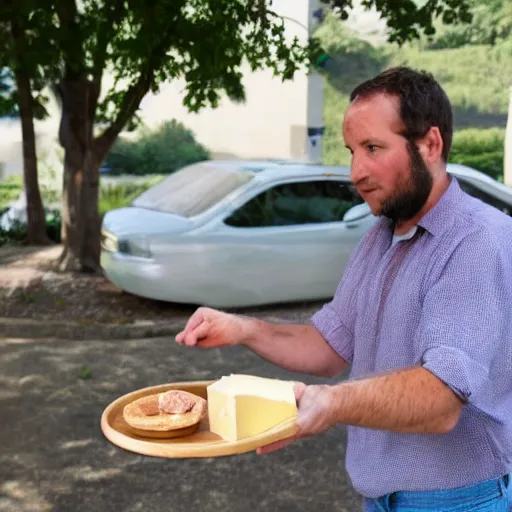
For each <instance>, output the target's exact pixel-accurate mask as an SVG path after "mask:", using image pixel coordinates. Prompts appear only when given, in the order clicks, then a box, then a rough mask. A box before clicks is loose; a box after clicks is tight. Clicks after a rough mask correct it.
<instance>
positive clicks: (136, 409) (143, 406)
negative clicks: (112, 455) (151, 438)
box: [123, 390, 207, 432]
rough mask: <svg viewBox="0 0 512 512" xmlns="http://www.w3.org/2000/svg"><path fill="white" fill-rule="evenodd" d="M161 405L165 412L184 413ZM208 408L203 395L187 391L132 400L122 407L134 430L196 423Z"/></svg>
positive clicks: (177, 426) (160, 430) (182, 426)
mask: <svg viewBox="0 0 512 512" xmlns="http://www.w3.org/2000/svg"><path fill="white" fill-rule="evenodd" d="M162 407H163V409H164V410H165V411H173V410H174V411H184V412H177V413H170V412H164V411H162ZM206 411H207V408H206V400H205V399H204V398H201V397H200V396H197V395H194V394H192V393H189V392H187V391H181V390H171V391H168V392H166V393H158V394H155V395H149V396H145V397H142V398H139V399H137V400H135V401H133V402H131V403H129V404H128V405H126V406H125V407H124V409H123V417H124V420H125V421H126V423H128V425H130V426H131V427H133V428H135V429H140V430H150V431H159V432H164V431H169V430H177V429H181V428H186V427H190V426H192V425H196V424H198V423H199V422H200V421H201V419H203V418H204V417H205V415H206Z"/></svg>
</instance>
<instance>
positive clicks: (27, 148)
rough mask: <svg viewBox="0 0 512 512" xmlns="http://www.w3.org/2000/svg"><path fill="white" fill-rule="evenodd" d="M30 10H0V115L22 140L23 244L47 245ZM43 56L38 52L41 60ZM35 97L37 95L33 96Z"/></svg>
mask: <svg viewBox="0 0 512 512" xmlns="http://www.w3.org/2000/svg"><path fill="white" fill-rule="evenodd" d="M33 8H34V5H33V4H30V5H29V3H28V2H27V3H25V4H23V3H19V4H18V5H17V6H16V7H14V6H12V5H9V4H4V5H2V7H0V58H1V60H0V62H1V63H2V65H3V66H5V67H2V68H1V70H0V115H10V116H16V117H19V118H20V120H21V130H22V140H23V181H24V188H25V194H26V199H27V220H28V222H27V242H28V243H29V244H37V245H39V244H47V243H49V242H50V240H49V238H48V236H47V234H46V222H45V212H44V207H43V202H42V200H41V193H40V190H39V182H38V174H37V152H36V138H35V132H34V119H42V118H44V117H45V115H46V111H45V109H44V98H42V97H39V98H38V97H36V98H34V94H33V89H34V88H35V89H36V91H37V90H38V89H40V87H41V85H42V84H41V82H40V80H38V79H39V78H40V77H39V76H38V68H37V65H36V59H35V58H33V55H32V54H33V52H34V50H35V49H34V39H33V38H32V37H31V36H30V34H31V29H32V26H33V24H34V21H35V20H34V18H32V19H29V17H28V16H27V14H28V13H29V12H31V11H32V9H33ZM43 54H44V52H40V51H38V58H39V59H41V58H42V56H43ZM36 94H37V92H36Z"/></svg>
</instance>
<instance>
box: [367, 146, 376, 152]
mask: <svg viewBox="0 0 512 512" xmlns="http://www.w3.org/2000/svg"><path fill="white" fill-rule="evenodd" d="M367 147H368V151H369V152H370V153H374V152H375V150H376V149H377V146H376V145H375V144H368V146H367Z"/></svg>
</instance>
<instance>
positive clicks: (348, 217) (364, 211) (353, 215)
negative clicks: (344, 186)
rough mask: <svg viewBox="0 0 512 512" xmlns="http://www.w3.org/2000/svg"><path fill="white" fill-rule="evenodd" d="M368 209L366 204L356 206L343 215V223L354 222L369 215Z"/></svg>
mask: <svg viewBox="0 0 512 512" xmlns="http://www.w3.org/2000/svg"><path fill="white" fill-rule="evenodd" d="M370 213H371V211H370V207H369V206H368V205H367V204H366V203H361V204H356V205H355V206H352V208H349V209H348V210H347V211H346V212H345V215H343V222H355V221H357V220H361V219H363V218H364V217H367V216H368V215H370Z"/></svg>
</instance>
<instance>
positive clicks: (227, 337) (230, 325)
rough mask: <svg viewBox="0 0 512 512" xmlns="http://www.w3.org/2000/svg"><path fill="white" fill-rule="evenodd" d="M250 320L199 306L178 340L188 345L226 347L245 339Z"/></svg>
mask: <svg viewBox="0 0 512 512" xmlns="http://www.w3.org/2000/svg"><path fill="white" fill-rule="evenodd" d="M248 322H249V320H248V319H244V318H243V317H240V316H236V315H231V314H228V313H223V312H222V311H217V310H215V309H211V308H199V309H197V310H196V311H195V313H194V314H193V315H192V316H191V317H190V318H189V320H188V322H187V325H186V326H185V329H184V330H183V331H181V332H180V333H179V334H177V335H176V342H177V343H179V344H181V345H187V346H188V347H192V346H195V345H197V346H199V347H208V348H213V347H225V346H229V345H236V344H237V343H239V342H240V341H242V340H243V339H244V337H245V336H246V334H247V333H246V331H247V324H248Z"/></svg>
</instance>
